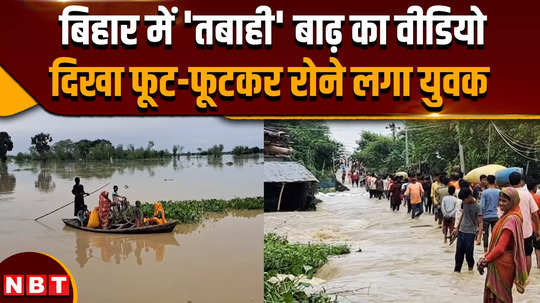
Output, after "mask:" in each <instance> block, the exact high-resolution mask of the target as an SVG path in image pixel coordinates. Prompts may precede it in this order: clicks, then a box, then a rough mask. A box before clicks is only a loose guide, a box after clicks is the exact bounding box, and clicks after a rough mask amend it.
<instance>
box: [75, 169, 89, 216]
mask: <svg viewBox="0 0 540 303" xmlns="http://www.w3.org/2000/svg"><path fill="white" fill-rule="evenodd" d="M71 193H72V194H73V195H74V196H75V209H74V211H73V215H74V216H78V215H79V211H81V210H84V197H85V196H88V195H89V194H88V193H87V192H85V191H84V186H83V185H82V184H81V179H79V177H75V185H73V189H72V190H71Z"/></svg>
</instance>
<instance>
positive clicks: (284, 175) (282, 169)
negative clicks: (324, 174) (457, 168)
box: [264, 161, 319, 212]
mask: <svg viewBox="0 0 540 303" xmlns="http://www.w3.org/2000/svg"><path fill="white" fill-rule="evenodd" d="M318 183H319V181H318V180H317V178H315V176H314V175H313V174H312V173H311V172H310V171H309V170H307V168H305V167H304V166H303V165H301V164H300V163H297V162H292V161H283V162H282V161H266V162H265V163H264V210H265V211H266V212H271V211H293V210H306V209H309V208H310V207H311V206H312V205H313V204H314V200H315V191H316V188H317V186H318Z"/></svg>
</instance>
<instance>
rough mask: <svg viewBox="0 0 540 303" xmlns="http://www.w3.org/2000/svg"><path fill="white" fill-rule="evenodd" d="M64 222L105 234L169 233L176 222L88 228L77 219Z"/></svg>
mask: <svg viewBox="0 0 540 303" xmlns="http://www.w3.org/2000/svg"><path fill="white" fill-rule="evenodd" d="M62 221H63V222H64V224H66V225H67V226H69V227H73V228H76V229H80V230H84V231H91V232H95V233H107V234H157V233H169V232H171V231H173V230H174V227H175V226H176V224H177V223H178V221H176V220H168V221H167V223H166V224H161V225H145V226H142V227H129V228H120V227H116V228H115V227H114V226H113V227H111V228H109V229H101V228H89V227H84V226H81V225H80V223H79V220H77V219H62Z"/></svg>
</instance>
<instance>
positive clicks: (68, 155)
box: [52, 139, 75, 160]
mask: <svg viewBox="0 0 540 303" xmlns="http://www.w3.org/2000/svg"><path fill="white" fill-rule="evenodd" d="M52 151H53V153H54V156H55V158H56V159H58V160H73V159H74V154H75V144H73V141H71V140H70V139H67V140H60V141H58V142H56V143H54V144H53V146H52Z"/></svg>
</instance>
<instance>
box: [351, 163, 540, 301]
mask: <svg viewBox="0 0 540 303" xmlns="http://www.w3.org/2000/svg"><path fill="white" fill-rule="evenodd" d="M356 171H357V173H358V181H357V182H352V180H355V179H353V177H352V175H353V174H354V171H352V172H351V183H352V184H353V186H355V184H360V185H362V186H365V189H366V191H368V192H369V197H370V199H378V200H382V199H383V198H384V199H385V200H386V199H388V200H389V204H390V209H391V210H392V212H395V213H397V212H399V211H400V207H403V208H406V209H407V213H409V214H410V219H409V220H416V219H418V218H419V217H420V216H422V215H423V214H429V215H433V218H434V221H435V224H436V225H438V227H439V228H441V231H442V241H444V243H450V245H452V244H453V243H454V242H456V251H455V265H454V271H455V272H458V273H459V272H461V270H462V266H463V263H464V262H466V263H467V268H468V270H469V271H472V270H474V269H475V265H476V269H477V270H478V271H479V272H480V273H481V274H484V272H486V282H485V290H484V302H512V287H513V285H514V284H515V285H516V288H517V291H518V292H520V293H523V292H524V290H525V286H526V284H527V279H528V277H529V274H530V272H531V267H532V257H533V255H536V266H537V267H538V268H540V219H539V216H540V210H539V209H540V195H538V194H537V193H536V192H537V190H538V185H539V184H540V180H534V179H526V178H524V177H523V176H522V174H521V173H519V172H517V171H514V172H512V173H511V174H509V176H508V179H507V180H506V181H505V182H504V183H501V182H500V180H497V179H496V177H495V176H494V175H487V176H486V175H481V176H480V178H479V182H478V183H470V182H468V181H466V180H464V179H463V176H462V174H455V175H452V176H451V177H450V178H449V177H447V176H446V175H444V174H441V175H433V176H430V175H427V176H408V175H405V174H401V175H386V176H378V175H376V174H371V173H365V174H360V171H359V170H358V169H356ZM355 178H356V177H355ZM356 186H358V185H356ZM475 245H479V246H480V245H481V246H482V247H483V251H484V255H483V257H482V258H480V259H479V260H478V261H475V259H474V248H475Z"/></svg>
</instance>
